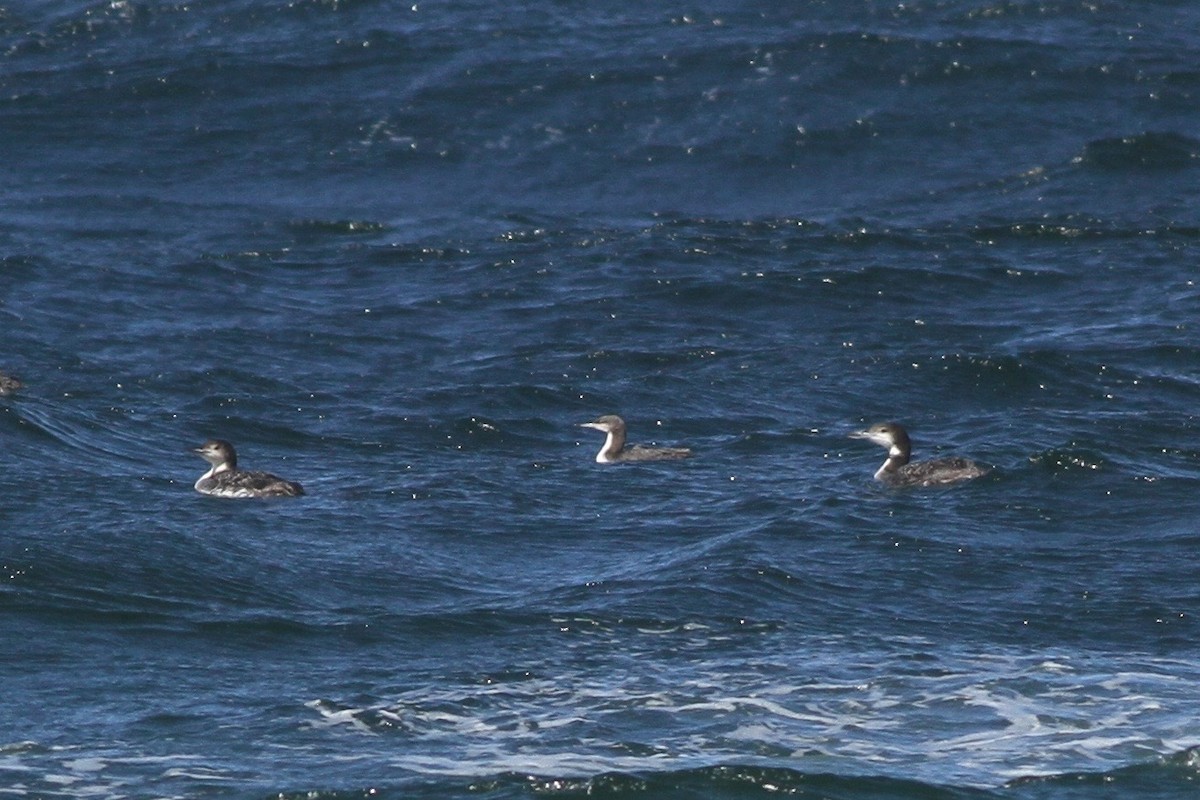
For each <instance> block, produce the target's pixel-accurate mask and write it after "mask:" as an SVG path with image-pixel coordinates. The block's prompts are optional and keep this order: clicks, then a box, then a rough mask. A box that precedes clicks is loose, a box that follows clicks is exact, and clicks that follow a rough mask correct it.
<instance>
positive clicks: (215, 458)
mask: <svg viewBox="0 0 1200 800" xmlns="http://www.w3.org/2000/svg"><path fill="white" fill-rule="evenodd" d="M193 452H195V453H199V454H200V457H201V458H203V459H204V460H205V461H207V462H208V463H210V464H212V469H210V470H209V471H208V472H206V473H204V474H203V475H201V476H200V479H199V480H198V481H196V491H197V492H200V493H201V494H209V495H212V496H213V497H297V496H299V495H302V494H304V489H303V488H302V487H301V486H300V484H298V483H292V482H291V481H285V480H284V479H283V478H279V477H276V476H275V475H272V474H271V473H269V472H251V471H249V470H244V469H238V468H237V453H235V452H234V450H233V445H231V444H230V443H229V442H227V441H225V440H224V439H209V440H208V441H207V442H205V443H204V444H202V445H201V446H200V447H197V448H196V449H195V450H194V451H193Z"/></svg>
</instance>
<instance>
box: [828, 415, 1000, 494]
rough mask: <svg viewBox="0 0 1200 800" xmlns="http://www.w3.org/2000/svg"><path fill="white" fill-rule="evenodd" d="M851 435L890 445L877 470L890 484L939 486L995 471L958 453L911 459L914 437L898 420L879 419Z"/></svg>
mask: <svg viewBox="0 0 1200 800" xmlns="http://www.w3.org/2000/svg"><path fill="white" fill-rule="evenodd" d="M850 436H851V438H854V439H867V440H869V441H872V442H874V443H875V444H877V445H880V446H881V447H886V448H887V449H888V457H887V461H884V462H883V466H881V467H880V468H879V469H877V470H876V471H875V480H877V481H881V482H883V483H886V484H888V485H889V486H938V485H941V484H947V483H958V482H959V481H966V480H970V479H972V478H978V477H981V476H983V475H986V474H988V473H989V472H990V471H991V468H990V467H985V466H983V465H982V464H976V463H975V462H974V461H971V460H969V459H966V458H958V457H953V458H938V459H933V460H931V461H915V462H911V463H910V459H911V458H912V441H911V440H910V439H909V438H908V432H907V431H905V430H904V428H903V426H901V425H900V424H899V423H896V422H879V423H876V424H874V425H872V426H871V427H869V428H867V429H866V430H865V431H858V432H857V433H852V434H850Z"/></svg>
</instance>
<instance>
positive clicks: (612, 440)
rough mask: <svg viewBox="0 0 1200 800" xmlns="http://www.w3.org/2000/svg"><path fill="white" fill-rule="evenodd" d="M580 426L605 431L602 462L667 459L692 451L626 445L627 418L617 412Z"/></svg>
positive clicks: (598, 456) (683, 448)
mask: <svg viewBox="0 0 1200 800" xmlns="http://www.w3.org/2000/svg"><path fill="white" fill-rule="evenodd" d="M580 427H583V428H595V429H596V430H598V431H604V432H605V433H607V434H608V438H607V439H605V440H604V446H603V447H601V448H600V452H599V453H597V454H596V461H597V462H599V463H601V464H615V463H620V462H625V461H665V460H667V459H671V458H687V457H688V456H690V455H691V454H692V451H691V450H689V449H688V448H686V447H646V446H645V445H640V444H635V445H631V446H629V447H625V420H623V419H621V418H620V417H618V416H617V415H615V414H605V415H604V416H603V417H600V418H598V419H597V420H595V421H594V422H584V423H583V424H582V425H581V426H580Z"/></svg>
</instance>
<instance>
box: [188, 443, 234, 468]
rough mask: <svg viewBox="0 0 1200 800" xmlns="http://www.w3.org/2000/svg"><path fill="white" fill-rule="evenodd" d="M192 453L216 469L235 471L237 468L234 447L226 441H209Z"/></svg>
mask: <svg viewBox="0 0 1200 800" xmlns="http://www.w3.org/2000/svg"><path fill="white" fill-rule="evenodd" d="M192 452H193V453H196V454H198V455H199V456H200V457H201V458H203V459H204V460H205V461H207V462H208V463H210V464H212V465H213V466H214V467H218V468H219V467H224V468H225V469H233V468H234V467H236V466H237V453H235V452H234V450H233V445H231V444H230V443H229V442H227V441H225V440H224V439H209V440H208V441H207V442H205V443H204V444H202V445H200V446H199V447H197V448H196V449H195V450H193V451H192Z"/></svg>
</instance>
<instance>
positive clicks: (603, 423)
mask: <svg viewBox="0 0 1200 800" xmlns="http://www.w3.org/2000/svg"><path fill="white" fill-rule="evenodd" d="M579 427H581V428H595V429H596V430H598V431H604V432H605V433H616V432H617V431H624V430H625V420H623V419H621V418H620V417H618V416H617V415H616V414H605V415H604V416H603V417H597V418H596V419H595V420H593V421H591V422H585V423H583V424H582V425H580V426H579Z"/></svg>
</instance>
